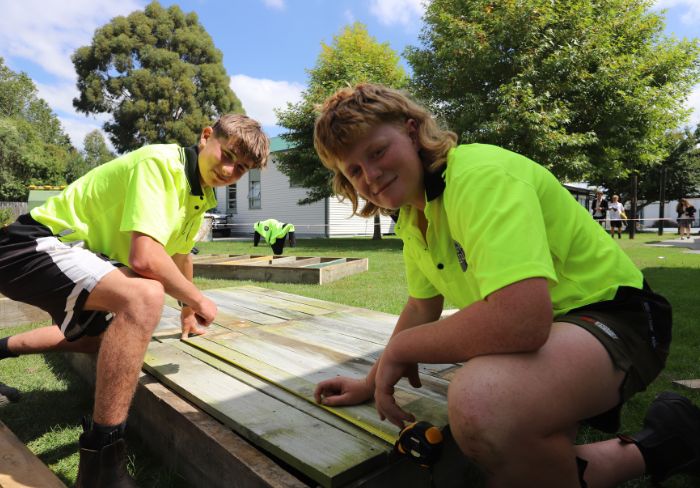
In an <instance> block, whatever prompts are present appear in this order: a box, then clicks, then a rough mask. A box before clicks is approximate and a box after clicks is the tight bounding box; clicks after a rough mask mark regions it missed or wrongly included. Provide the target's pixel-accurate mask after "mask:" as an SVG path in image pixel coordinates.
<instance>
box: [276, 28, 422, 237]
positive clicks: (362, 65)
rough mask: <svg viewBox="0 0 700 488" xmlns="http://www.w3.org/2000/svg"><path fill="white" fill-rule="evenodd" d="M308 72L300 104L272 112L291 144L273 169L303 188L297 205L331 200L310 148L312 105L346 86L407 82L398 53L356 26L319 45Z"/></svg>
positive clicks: (325, 178) (327, 183)
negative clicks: (318, 50)
mask: <svg viewBox="0 0 700 488" xmlns="http://www.w3.org/2000/svg"><path fill="white" fill-rule="evenodd" d="M307 72H308V74H309V85H308V88H307V89H306V90H305V91H304V92H303V93H302V100H301V101H300V102H299V103H297V104H291V103H288V104H287V108H286V109H285V110H277V111H276V113H277V118H278V123H279V125H281V126H282V127H284V128H286V129H287V132H286V133H284V134H283V135H282V137H283V138H284V139H285V140H286V141H287V142H289V143H290V145H291V149H289V150H288V151H285V152H284V153H281V154H280V155H279V156H278V158H277V164H278V167H279V169H280V171H282V172H283V173H284V174H286V175H287V176H288V177H289V178H290V179H291V180H292V181H294V182H295V183H296V184H298V185H300V186H303V187H305V188H307V190H308V191H307V195H306V197H305V198H304V199H302V200H300V201H299V203H300V204H309V203H313V202H317V201H319V200H322V199H324V198H328V197H330V196H331V195H332V189H331V184H330V182H331V179H332V173H331V172H330V171H329V170H327V169H326V168H325V167H323V165H322V164H321V161H320V160H319V158H318V156H317V155H316V151H315V150H314V146H313V132H314V120H315V117H316V111H315V106H316V105H317V104H320V103H322V102H323V100H325V98H326V97H328V96H329V95H331V94H332V93H333V92H335V91H336V90H338V89H339V88H342V87H345V86H352V85H355V84H357V83H362V82H373V83H382V84H384V85H387V86H392V87H395V88H402V87H404V86H405V85H406V84H407V82H408V78H407V76H406V72H405V71H404V69H403V68H402V67H401V66H400V65H399V56H398V54H397V53H396V52H395V51H394V50H393V49H391V48H390V47H389V44H388V43H379V42H377V40H376V39H375V38H374V37H372V36H370V35H369V33H368V32H367V28H366V27H365V26H364V25H363V24H361V23H359V22H356V23H354V24H353V25H351V26H346V27H345V28H344V29H343V30H342V31H341V33H340V34H338V35H337V36H335V37H334V38H333V43H332V44H331V45H327V44H325V43H322V44H321V53H320V54H319V56H318V59H317V61H316V66H315V67H314V68H313V69H310V70H308V71H307ZM378 221H379V219H378V217H377V218H376V219H375V233H374V235H375V238H381V232H380V231H379V230H378V225H377V224H378Z"/></svg>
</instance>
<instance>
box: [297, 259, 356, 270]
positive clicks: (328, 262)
mask: <svg viewBox="0 0 700 488" xmlns="http://www.w3.org/2000/svg"><path fill="white" fill-rule="evenodd" d="M344 262H346V259H345V258H339V259H333V260H331V261H323V260H322V261H321V262H320V263H318V264H309V265H307V266H305V267H306V268H325V267H326V266H331V265H334V264H340V263H344Z"/></svg>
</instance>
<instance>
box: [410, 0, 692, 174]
mask: <svg viewBox="0 0 700 488" xmlns="http://www.w3.org/2000/svg"><path fill="white" fill-rule="evenodd" d="M652 3H653V2H652V1H651V0H607V1H605V2H601V1H593V2H591V1H590V0H569V1H567V2H552V1H550V0H519V1H514V0H511V1H503V2H493V1H487V0H433V1H432V2H431V3H430V4H429V5H428V7H427V10H426V14H425V18H424V20H425V28H424V30H423V32H422V34H421V36H420V39H421V41H422V47H412V48H409V49H407V52H406V57H407V58H408V61H409V63H410V64H411V66H412V67H413V70H414V79H413V89H414V90H415V92H416V93H417V94H418V95H419V96H420V97H422V98H423V99H424V100H426V101H427V103H429V105H430V106H431V108H432V110H433V111H434V112H435V113H436V114H438V115H439V116H441V117H444V119H445V120H446V122H447V123H448V124H449V125H450V127H451V128H453V129H454V130H456V131H457V132H458V134H459V135H460V138H461V141H462V142H475V141H478V142H486V143H493V144H498V145H501V146H504V147H507V148H509V149H512V150H514V151H517V152H519V153H522V154H524V155H526V156H529V157H530V158H532V159H534V160H535V161H538V162H540V163H541V164H543V165H545V166H546V167H548V168H549V169H551V170H552V171H553V172H554V173H555V174H556V175H557V176H558V177H560V178H566V179H570V180H578V181H580V179H582V178H588V179H589V181H591V182H593V183H596V182H597V180H601V181H602V178H603V177H604V176H605V175H608V174H620V175H622V176H625V177H626V176H627V175H628V174H629V173H630V172H631V171H643V170H644V168H647V167H650V166H653V165H657V164H659V163H660V162H661V161H662V160H663V159H664V157H665V156H666V152H665V151H666V147H665V145H664V142H663V141H664V134H665V133H667V132H668V131H669V130H672V129H674V128H676V127H678V126H679V125H680V122H682V121H683V120H684V119H685V118H686V117H687V115H688V111H687V110H686V109H685V108H684V107H683V104H684V102H685V100H686V99H687V97H688V94H689V92H690V89H691V88H692V86H693V85H694V84H695V83H696V82H697V81H698V79H699V74H700V73H699V68H700V63H699V60H698V54H699V53H700V46H699V45H698V41H697V40H682V41H677V40H674V39H666V38H663V37H662V31H663V17H662V15H661V14H658V13H655V12H651V11H649V7H650V6H651V4H652Z"/></svg>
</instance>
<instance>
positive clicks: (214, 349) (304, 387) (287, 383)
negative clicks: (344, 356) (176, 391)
mask: <svg viewBox="0 0 700 488" xmlns="http://www.w3.org/2000/svg"><path fill="white" fill-rule="evenodd" d="M239 339H240V340H234V341H233V342H230V341H229V340H227V339H225V338H218V339H217V340H209V339H207V338H206V337H203V336H199V337H190V338H189V339H187V340H186V341H185V342H187V343H188V344H191V345H193V346H195V347H198V348H200V349H201V350H202V351H204V352H206V353H208V354H210V355H212V356H214V357H216V358H219V359H221V360H222V361H225V362H227V363H229V364H232V365H235V366H237V367H240V368H242V369H244V370H245V371H247V372H249V373H251V374H254V375H256V376H258V377H259V378H261V379H264V380H265V381H267V382H269V383H271V384H274V385H276V386H278V387H279V388H281V389H283V390H285V391H288V392H290V393H293V394H294V395H296V396H298V397H299V398H302V399H304V400H305V401H307V402H308V403H309V405H310V406H309V408H318V409H325V410H327V411H329V412H331V413H333V414H335V415H338V416H339V417H340V418H342V419H344V420H346V421H348V422H352V423H354V424H355V425H360V426H361V427H362V428H363V429H364V430H366V431H368V432H370V433H372V434H373V435H375V436H376V437H378V438H380V439H383V440H385V441H387V442H390V443H392V444H393V443H394V442H395V441H396V438H397V435H398V429H397V428H396V427H395V426H393V425H391V424H390V423H388V422H382V421H381V420H379V417H378V415H377V411H376V410H375V409H374V406H373V405H372V404H362V405H352V406H347V407H342V408H330V407H324V406H321V405H317V404H316V402H315V400H314V396H313V392H314V389H315V388H316V384H317V383H318V381H319V380H321V379H326V378H329V377H331V376H332V375H331V374H329V372H328V371H320V372H319V373H318V374H317V375H314V374H305V375H304V374H298V372H296V371H289V370H288V369H285V368H280V367H277V366H275V365H271V364H269V362H267V361H261V360H259V359H258V358H257V357H254V356H251V355H248V354H245V353H244V352H241V351H240V350H238V349H235V348H233V347H235V345H234V344H239V343H241V342H242V340H244V339H247V338H243V337H241V338H239ZM229 346H231V347H229ZM242 346H243V347H242V348H243V350H244V351H246V350H248V348H246V347H245V345H242ZM343 372H344V373H345V374H346V375H348V376H355V377H357V376H358V374H357V372H356V371H351V370H344V371H343Z"/></svg>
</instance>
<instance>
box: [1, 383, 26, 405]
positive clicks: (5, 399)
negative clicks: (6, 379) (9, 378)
mask: <svg viewBox="0 0 700 488" xmlns="http://www.w3.org/2000/svg"><path fill="white" fill-rule="evenodd" d="M21 396H22V395H20V393H19V390H18V389H17V388H12V387H11V386H7V385H6V384H5V383H0V405H6V404H8V403H10V402H18V401H19V399H20V397H21Z"/></svg>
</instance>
